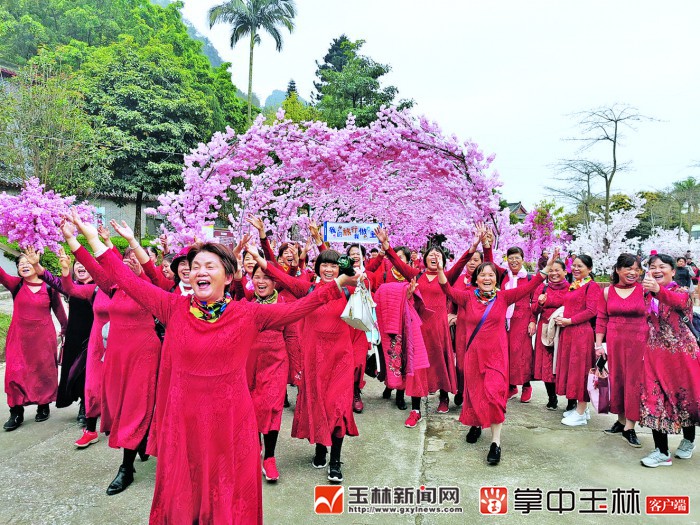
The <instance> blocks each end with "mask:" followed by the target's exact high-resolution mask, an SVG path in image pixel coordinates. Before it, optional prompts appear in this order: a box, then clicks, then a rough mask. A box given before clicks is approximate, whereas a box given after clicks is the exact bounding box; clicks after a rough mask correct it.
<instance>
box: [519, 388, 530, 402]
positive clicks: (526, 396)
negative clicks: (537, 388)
mask: <svg viewBox="0 0 700 525" xmlns="http://www.w3.org/2000/svg"><path fill="white" fill-rule="evenodd" d="M531 399H532V387H531V386H524V387H523V394H522V395H521V396H520V402H521V403H529V402H530V400H531Z"/></svg>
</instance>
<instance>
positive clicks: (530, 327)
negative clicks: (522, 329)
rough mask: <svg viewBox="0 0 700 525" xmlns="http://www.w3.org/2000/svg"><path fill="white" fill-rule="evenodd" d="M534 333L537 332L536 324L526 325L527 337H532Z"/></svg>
mask: <svg viewBox="0 0 700 525" xmlns="http://www.w3.org/2000/svg"><path fill="white" fill-rule="evenodd" d="M536 331H537V323H535V322H532V323H530V324H528V325H527V335H529V336H530V337H532V336H533V335H535V332H536Z"/></svg>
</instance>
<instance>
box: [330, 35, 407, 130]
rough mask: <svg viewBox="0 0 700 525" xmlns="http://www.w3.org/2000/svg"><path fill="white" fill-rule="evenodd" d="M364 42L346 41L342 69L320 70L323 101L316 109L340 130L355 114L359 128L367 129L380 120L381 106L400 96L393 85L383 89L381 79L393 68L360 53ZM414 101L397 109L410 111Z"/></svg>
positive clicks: (405, 102) (342, 47) (403, 102)
mask: <svg viewBox="0 0 700 525" xmlns="http://www.w3.org/2000/svg"><path fill="white" fill-rule="evenodd" d="M364 43H365V41H364V40H358V41H356V42H352V41H350V40H347V41H344V42H342V43H341V44H340V49H341V50H342V52H343V53H344V54H345V57H346V60H345V63H344V64H343V65H342V67H341V69H340V70H336V68H335V67H328V68H325V69H321V68H320V67H319V70H318V73H319V74H320V79H321V85H320V99H319V101H318V104H317V108H318V110H319V112H320V116H321V119H322V120H324V121H325V122H327V123H328V125H329V126H331V127H335V128H341V127H343V126H344V125H345V124H346V120H347V118H348V115H350V114H352V115H353V116H354V117H355V119H354V121H355V122H356V123H357V125H358V126H367V125H369V124H370V123H371V122H373V121H375V120H376V119H377V118H378V113H379V111H380V108H381V107H382V106H390V105H392V104H393V103H394V99H395V98H396V95H397V94H398V89H397V88H396V87H394V86H387V87H384V88H382V87H381V85H380V82H379V79H380V78H381V77H383V76H384V75H386V74H387V73H388V72H389V71H391V68H390V67H389V66H388V65H385V64H380V63H379V62H375V61H374V60H373V59H372V58H370V57H367V56H363V55H360V54H359V51H360V49H361V48H362V46H363V45H364ZM412 105H413V102H412V101H400V102H399V104H398V109H405V108H409V107H411V106H412Z"/></svg>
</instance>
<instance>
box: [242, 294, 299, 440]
mask: <svg viewBox="0 0 700 525" xmlns="http://www.w3.org/2000/svg"><path fill="white" fill-rule="evenodd" d="M285 302H286V301H285V300H284V298H282V297H278V299H277V304H284V303H285ZM296 326H297V324H296V323H294V324H290V325H287V326H285V327H283V328H282V329H281V330H264V331H262V332H260V333H259V334H258V337H257V338H256V339H255V343H254V344H253V347H252V348H251V349H250V354H249V355H248V364H247V369H248V388H249V389H250V397H251V398H252V400H253V407H254V408H255V417H256V419H257V421H258V432H260V433H262V434H267V433H268V432H269V431H271V430H279V429H280V426H281V424H282V411H283V410H284V395H285V393H286V392H287V378H288V373H289V369H290V362H292V361H293V360H294V357H293V356H296V355H298V354H299V352H300V351H301V350H300V349H299V334H298V332H297V328H296ZM291 368H292V369H293V368H294V367H291Z"/></svg>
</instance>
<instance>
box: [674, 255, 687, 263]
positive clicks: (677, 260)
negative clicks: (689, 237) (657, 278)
mask: <svg viewBox="0 0 700 525" xmlns="http://www.w3.org/2000/svg"><path fill="white" fill-rule="evenodd" d="M681 259H683V262H686V261H687V260H688V259H686V258H685V257H683V256H681V257H676V262H680V260H681Z"/></svg>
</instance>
